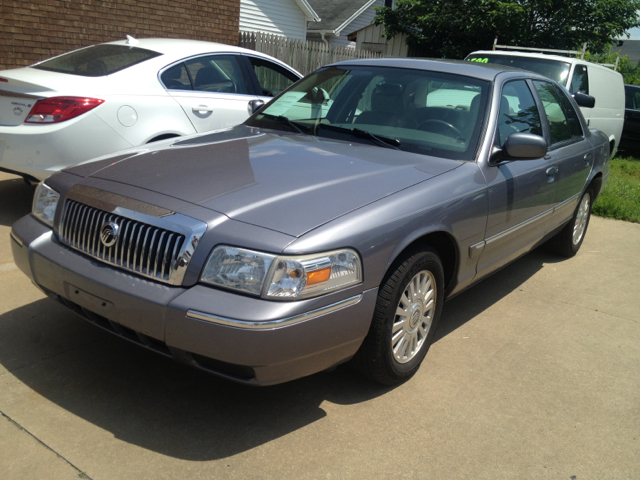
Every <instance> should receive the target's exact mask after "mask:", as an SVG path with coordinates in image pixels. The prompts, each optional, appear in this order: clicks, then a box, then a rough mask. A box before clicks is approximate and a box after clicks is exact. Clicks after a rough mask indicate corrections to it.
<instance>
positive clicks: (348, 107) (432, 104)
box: [247, 66, 491, 160]
mask: <svg viewBox="0 0 640 480" xmlns="http://www.w3.org/2000/svg"><path fill="white" fill-rule="evenodd" d="M490 86H491V84H490V82H487V81H483V80H479V79H476V78H471V77H464V76H460V75H451V74H446V73H438V72H430V71H425V70H409V69H403V68H388V67H373V66H357V67H355V66H344V67H327V68H325V69H323V70H320V71H318V72H316V73H314V74H312V75H310V76H309V77H306V78H305V79H303V80H301V81H300V82H299V83H298V84H296V85H294V86H293V87H292V88H291V89H289V90H288V91H286V92H285V93H284V94H282V95H281V96H279V97H278V98H277V99H276V100H274V101H273V102H271V103H270V104H268V106H267V107H266V108H265V109H264V110H262V111H261V112H260V113H259V114H257V115H256V116H254V117H252V118H250V119H249V120H248V121H247V124H249V125H252V126H261V127H264V128H273V129H286V130H290V131H291V130H293V131H298V132H301V133H307V134H310V135H318V136H324V137H329V138H335V139H340V140H348V141H361V142H363V143H377V144H379V145H381V146H385V144H386V146H391V147H392V148H398V149H400V150H405V151H409V152H414V153H419V154H425V155H436V156H441V157H445V158H451V159H460V160H473V159H474V158H475V151H476V147H477V145H478V139H479V137H480V133H481V131H482V129H483V128H482V127H483V125H484V121H485V112H486V106H487V101H488V97H489V91H490ZM292 123H293V124H292ZM374 137H375V138H374Z"/></svg>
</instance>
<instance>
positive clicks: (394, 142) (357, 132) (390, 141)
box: [318, 123, 400, 150]
mask: <svg viewBox="0 0 640 480" xmlns="http://www.w3.org/2000/svg"><path fill="white" fill-rule="evenodd" d="M318 127H322V128H326V129H328V130H335V131H336V132H343V133H348V134H350V135H353V136H354V137H358V138H366V139H367V140H373V142H375V143H377V144H378V145H380V146H381V147H386V148H393V149H394V150H400V149H399V148H398V147H399V146H400V140H398V139H396V138H389V137H383V136H380V135H374V134H373V133H371V132H367V131H366V130H361V129H359V128H345V127H338V126H335V125H330V124H327V123H319V124H318Z"/></svg>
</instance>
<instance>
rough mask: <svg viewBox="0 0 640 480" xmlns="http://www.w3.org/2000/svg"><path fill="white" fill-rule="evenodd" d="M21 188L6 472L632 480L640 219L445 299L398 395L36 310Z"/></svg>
mask: <svg viewBox="0 0 640 480" xmlns="http://www.w3.org/2000/svg"><path fill="white" fill-rule="evenodd" d="M32 194H33V188H32V187H28V186H27V185H25V184H24V183H23V182H22V180H20V179H16V178H15V177H11V176H9V175H6V174H2V173H0V413H1V416H0V472H1V473H0V478H2V479H32V478H33V479H43V478H47V479H73V478H92V479H96V480H97V479H109V480H111V479H133V478H135V479H165V478H166V479H174V478H175V479H178V478H180V479H181V478H189V479H201V478H202V479H204V478H206V479H211V478H243V479H247V478H250V479H252V478H256V479H262V478H266V479H270V478H296V479H299V478H334V479H345V478H432V479H450V478H451V479H463V478H469V479H502V478H504V479H535V478H542V479H546V478H549V479H565V480H570V479H576V480H581V479H608V478H612V479H638V478H640V324H639V321H640V285H639V282H638V277H639V276H640V255H639V254H638V250H639V249H640V225H635V224H630V223H625V222H618V221H612V220H603V219H600V218H592V221H591V225H590V226H589V231H588V233H587V236H586V240H585V242H584V244H583V246H582V250H581V251H580V253H579V254H578V255H577V256H576V257H574V258H573V259H570V260H562V259H559V258H557V257H555V256H552V255H550V254H548V253H546V252H545V251H544V250H542V249H538V250H536V251H534V252H532V253H530V254H528V255H526V256H525V257H523V258H522V259H520V260H519V261H517V262H516V263H514V264H512V265H511V266H509V267H507V268H505V269H504V270H502V271H501V272H499V273H498V274H496V275H494V276H493V277H491V278H489V279H487V280H486V281H484V282H482V283H481V284H479V285H477V286H476V287H474V288H472V289H471V290H469V291H467V292H466V293H463V294H461V295H459V296H458V297H456V298H455V299H453V300H451V301H450V302H448V303H447V304H446V305H445V307H444V310H443V323H442V324H441V326H440V329H439V331H438V334H437V340H436V342H435V344H434V345H433V347H432V348H431V350H430V352H429V355H427V358H426V360H425V362H424V363H423V366H422V368H421V369H420V371H419V372H418V374H417V375H416V376H415V377H414V378H413V379H412V380H411V381H409V382H407V383H405V384H403V385H400V386H398V387H396V388H383V387H380V386H378V385H375V384H372V383H370V382H368V381H366V380H364V379H361V378H360V377H358V376H357V375H355V374H353V373H351V371H350V370H349V369H348V368H346V367H340V368H338V369H337V370H335V371H333V372H330V373H321V374H317V375H314V376H312V377H308V378H304V379H301V380H298V381H295V382H291V383H288V384H285V385H279V386H275V387H269V388H263V389H254V388H248V387H244V386H239V385H235V384H232V383H229V382H226V381H222V380H219V379H217V378H214V377H212V376H209V375H207V374H205V373H202V372H199V371H196V370H193V369H190V368H188V367H185V366H182V365H180V364H177V363H174V362H172V361H170V360H167V359H165V358H163V357H161V356H159V355H156V354H154V353H151V352H147V351H145V350H143V349H141V348H139V347H137V346H135V345H130V344H128V343H127V342H125V341H123V340H120V339H119V338H115V337H112V336H111V335H110V334H108V333H105V332H103V331H101V330H99V329H98V328H96V327H94V326H92V325H90V324H88V323H86V322H85V321H84V320H82V319H80V318H78V317H76V316H74V315H73V314H72V313H69V312H67V311H66V310H65V309H64V308H63V307H61V306H59V305H57V304H56V303H54V302H53V301H50V300H48V299H46V298H44V295H43V294H41V293H40V292H39V291H38V290H37V289H36V288H35V287H34V286H33V285H31V283H30V282H29V281H28V280H27V278H26V277H25V276H24V275H23V274H22V273H21V272H20V271H19V270H17V269H16V267H15V265H14V264H13V259H12V257H11V252H10V247H9V242H10V240H9V230H10V225H11V224H12V222H13V221H15V220H17V219H18V218H19V217H20V216H22V215H24V214H26V213H28V212H29V210H30V203H31V196H32Z"/></svg>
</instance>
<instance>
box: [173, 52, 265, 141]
mask: <svg viewBox="0 0 640 480" xmlns="http://www.w3.org/2000/svg"><path fill="white" fill-rule="evenodd" d="M241 62H242V59H241V58H240V57H239V56H238V55H233V54H216V55H204V56H199V57H195V58H191V59H188V60H185V61H184V62H180V63H179V64H175V65H172V66H171V67H169V68H167V69H165V70H164V71H163V72H162V73H161V75H160V80H161V81H162V83H163V84H164V86H165V88H167V91H168V92H169V94H170V95H171V96H172V97H173V98H174V99H175V100H176V101H177V102H178V103H179V104H180V105H181V106H182V109H183V110H184V113H185V114H186V115H187V117H189V120H190V121H191V123H192V124H193V126H194V128H195V129H196V131H197V132H207V131H209V130H214V129H218V128H224V127H230V126H233V125H237V124H239V123H242V122H244V121H245V120H246V119H247V117H249V115H250V114H251V113H252V110H251V108H252V102H253V101H255V100H258V97H257V96H256V95H255V94H254V91H255V90H254V87H253V84H252V82H253V80H252V79H251V78H248V75H247V73H246V69H244V68H243V66H242V64H241Z"/></svg>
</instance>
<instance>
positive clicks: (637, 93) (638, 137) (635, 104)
mask: <svg viewBox="0 0 640 480" xmlns="http://www.w3.org/2000/svg"><path fill="white" fill-rule="evenodd" d="M624 93H625V108H624V130H623V132H622V142H624V145H625V147H637V146H638V145H640V87H634V86H631V85H625V86H624Z"/></svg>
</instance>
